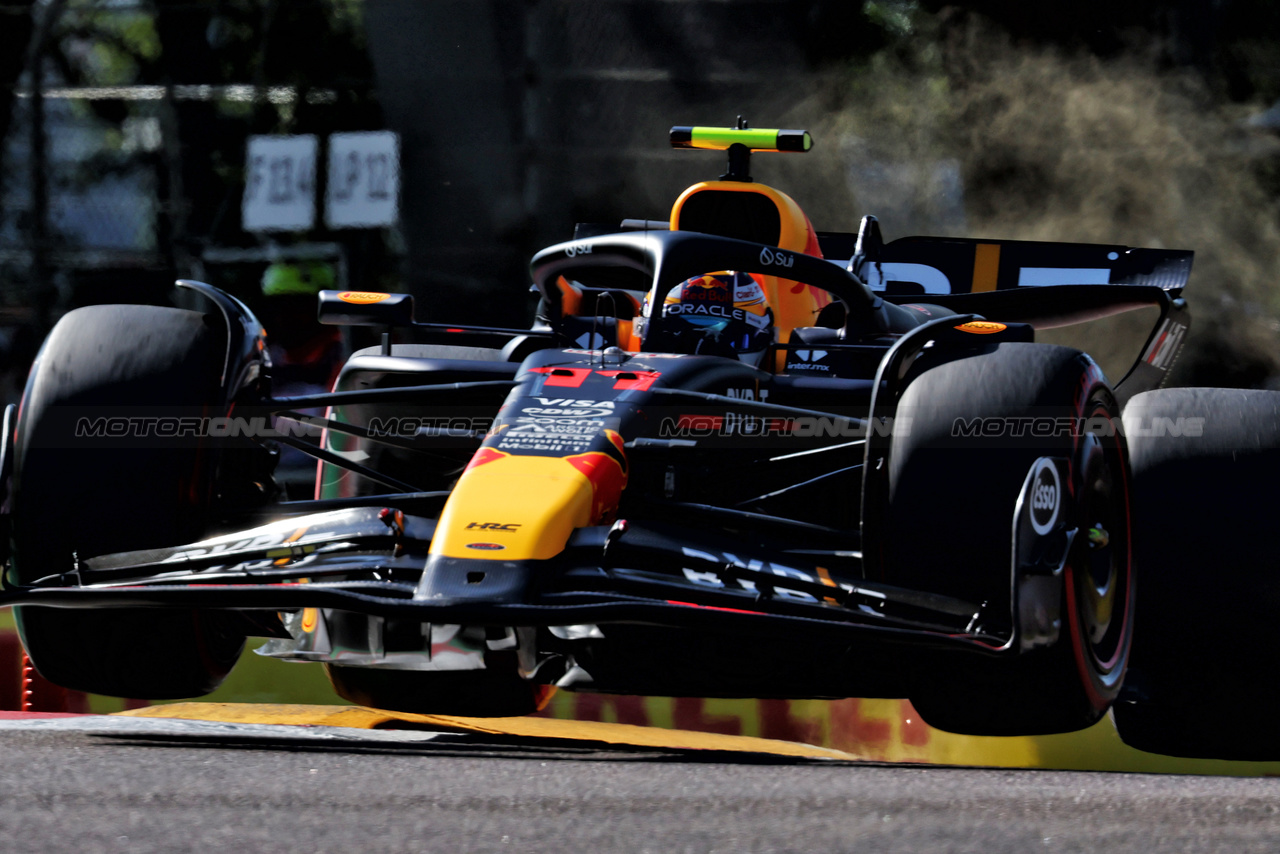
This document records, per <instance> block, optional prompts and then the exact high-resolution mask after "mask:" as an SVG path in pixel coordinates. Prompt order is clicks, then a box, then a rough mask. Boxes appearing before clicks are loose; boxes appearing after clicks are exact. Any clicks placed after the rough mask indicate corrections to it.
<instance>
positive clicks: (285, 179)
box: [240, 134, 317, 231]
mask: <svg viewBox="0 0 1280 854" xmlns="http://www.w3.org/2000/svg"><path fill="white" fill-rule="evenodd" d="M316 148H317V145H316V137H315V135H314V134H303V135H300V136H251V137H249V151H248V156H247V157H246V159H245V163H246V171H247V173H248V174H247V177H246V180H245V184H244V200H243V202H242V203H241V207H240V216H241V221H242V223H243V225H244V229H245V231H305V230H307V229H309V228H311V227H312V226H314V225H315V221H316V191H315V186H316Z"/></svg>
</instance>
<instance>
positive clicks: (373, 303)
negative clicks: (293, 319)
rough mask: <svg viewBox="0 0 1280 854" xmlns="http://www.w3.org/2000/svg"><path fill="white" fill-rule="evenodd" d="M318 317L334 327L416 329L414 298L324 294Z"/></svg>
mask: <svg viewBox="0 0 1280 854" xmlns="http://www.w3.org/2000/svg"><path fill="white" fill-rule="evenodd" d="M318 317H319V320H320V322H321V323H325V324H328V325H330V326H412V325H413V295H412V294H384V293H378V292H376V291H321V292H320V306H319V313H318Z"/></svg>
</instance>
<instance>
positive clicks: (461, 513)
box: [431, 448, 604, 561]
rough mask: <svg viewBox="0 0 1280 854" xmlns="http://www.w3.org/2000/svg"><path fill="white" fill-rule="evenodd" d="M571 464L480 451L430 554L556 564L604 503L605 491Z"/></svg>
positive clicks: (451, 501) (452, 501)
mask: <svg viewBox="0 0 1280 854" xmlns="http://www.w3.org/2000/svg"><path fill="white" fill-rule="evenodd" d="M580 456H588V455H580ZM590 456H604V455H603V454H598V455H590ZM572 459H573V458H566V457H535V456H515V455H509V454H505V453H503V452H501V451H494V450H492V449H489V448H482V449H481V450H480V452H479V453H478V454H477V455H476V459H475V460H474V461H473V462H472V464H471V465H470V466H468V468H467V470H466V472H464V473H463V475H462V478H461V479H460V480H459V481H458V484H457V486H455V487H454V489H453V493H452V494H451V495H450V496H449V502H448V503H447V504H446V505H445V508H444V512H443V513H442V514H441V515H440V521H439V523H438V524H437V525H436V533H435V536H434V537H433V538H432V540H431V554H433V555H443V556H445V557H453V558H473V559H475V558H479V559H486V558H487V559H490V560H504V561H509V560H546V559H547V558H551V557H555V556H556V555H557V554H559V553H560V551H561V550H562V549H563V548H564V545H565V542H566V541H568V539H569V535H570V534H571V533H573V529H574V528H581V527H583V526H586V525H590V524H592V522H593V521H594V519H593V515H594V511H595V510H596V509H597V506H598V503H599V502H598V501H597V493H598V492H599V491H600V485H599V484H598V483H596V482H594V479H593V477H589V476H588V474H587V473H586V472H584V471H582V470H581V469H580V468H578V467H576V466H575V465H574V464H573V462H572Z"/></svg>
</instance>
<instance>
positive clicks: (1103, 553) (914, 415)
mask: <svg viewBox="0 0 1280 854" xmlns="http://www.w3.org/2000/svg"><path fill="white" fill-rule="evenodd" d="M898 411H899V421H900V420H901V416H903V415H908V416H910V418H911V424H910V429H909V430H907V431H903V433H902V435H899V434H898V433H895V435H894V437H893V439H892V445H891V449H890V456H889V480H890V503H889V512H888V533H887V536H886V539H885V542H886V547H885V548H886V556H887V560H888V563H887V565H888V566H890V567H891V573H892V575H891V577H890V580H891V582H892V583H894V584H901V585H902V586H906V587H911V588H915V589H920V590H928V591H932V592H939V593H944V594H947V595H951V596H955V597H957V598H961V599H964V600H966V601H971V602H976V603H987V604H988V606H990V607H993V608H995V609H996V610H997V611H999V610H1001V609H1003V612H1004V613H1009V612H1010V610H1012V609H1011V602H1010V597H1011V595H1014V596H1016V594H1011V593H1010V586H1011V585H1010V581H1011V573H1012V572H1013V560H1014V556H1013V553H1012V541H1013V536H1012V531H1013V526H1012V523H1013V520H1014V508H1015V505H1016V503H1017V500H1018V496H1019V494H1020V492H1021V490H1022V487H1023V483H1024V481H1025V480H1026V478H1027V476H1028V473H1029V472H1031V471H1032V469H1033V467H1035V466H1036V465H1037V460H1040V459H1041V458H1045V457H1050V458H1058V459H1066V460H1067V461H1068V468H1069V477H1068V481H1067V482H1066V483H1064V484H1062V490H1061V495H1060V496H1059V499H1058V500H1060V501H1061V506H1062V508H1063V510H1064V512H1066V513H1067V516H1068V518H1070V519H1073V520H1075V521H1074V524H1075V526H1076V529H1077V533H1076V536H1075V538H1074V540H1073V544H1072V546H1071V549H1070V551H1069V552H1068V553H1067V556H1066V560H1065V563H1064V566H1063V568H1062V570H1061V573H1060V576H1059V582H1058V583H1059V584H1060V587H1059V588H1058V590H1057V597H1058V598H1059V600H1060V610H1059V616H1060V625H1059V629H1058V632H1057V638H1056V640H1055V641H1053V642H1052V643H1050V644H1048V645H1047V646H1043V647H1040V648H1035V649H1029V650H1026V651H1018V650H1010V651H1005V652H1002V653H1000V654H992V655H980V654H977V653H953V654H948V655H946V656H944V657H943V658H942V660H941V661H940V662H935V661H931V660H926V661H923V662H922V663H921V664H920V666H919V667H918V668H917V672H916V674H915V677H914V682H915V685H914V687H913V689H912V691H911V700H912V702H913V704H914V705H915V707H916V709H917V711H919V713H920V715H921V717H923V718H924V719H925V720H926V721H927V722H928V723H930V724H931V725H933V726H936V727H938V728H939V729H944V730H949V731H952V732H959V733H966V734H971V735H1032V734H1041V733H1052V732H1070V731H1074V730H1079V729H1084V728H1086V727H1088V726H1090V725H1092V724H1093V723H1095V722H1097V721H1098V720H1099V719H1100V718H1101V717H1102V716H1103V715H1104V714H1105V713H1106V712H1107V709H1108V708H1109V707H1110V705H1111V703H1112V702H1113V701H1114V700H1115V698H1116V696H1117V695H1118V693H1119V691H1120V687H1121V682H1122V680H1123V679H1124V674H1125V670H1126V666H1127V662H1128V655H1129V649H1130V644H1131V637H1132V623H1133V620H1132V617H1133V603H1134V578H1133V570H1132V562H1131V560H1130V554H1129V527H1130V499H1129V467H1128V458H1127V452H1126V447H1125V442H1124V438H1123V435H1122V431H1121V430H1120V428H1119V414H1118V408H1117V406H1116V402H1115V399H1114V397H1113V395H1112V393H1111V391H1110V389H1109V388H1108V386H1107V384H1106V381H1105V379H1104V378H1103V376H1102V372H1101V371H1100V370H1099V369H1098V367H1097V365H1096V364H1094V362H1093V361H1092V360H1091V359H1090V358H1089V357H1088V356H1086V355H1085V354H1083V353H1080V352H1079V351H1076V350H1071V349H1068V348H1065V347H1056V346H1050V345H1038V344H1025V343H1002V344H998V345H995V346H993V347H990V348H989V349H987V350H986V351H984V352H981V353H978V354H975V355H971V356H966V357H962V358H958V359H953V360H952V361H945V362H942V363H941V364H934V365H932V366H931V367H927V368H926V369H925V370H924V371H923V372H922V373H920V374H919V375H918V376H917V377H916V378H915V380H914V381H912V382H911V383H910V384H909V385H908V387H907V389H906V391H905V392H904V394H903V398H902V401H901V403H900V406H899V410H898ZM957 424H961V425H968V428H966V429H968V430H969V432H967V433H966V430H965V429H957V427H956V425H957ZM974 424H981V425H983V429H982V430H980V431H979V432H978V433H976V434H975V433H974V432H973V431H972V425H974ZM988 425H995V426H988ZM996 427H998V428H999V429H996ZM1006 619H1007V618H1006Z"/></svg>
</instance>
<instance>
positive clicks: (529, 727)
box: [116, 703, 862, 760]
mask: <svg viewBox="0 0 1280 854" xmlns="http://www.w3.org/2000/svg"><path fill="white" fill-rule="evenodd" d="M116 714H117V715H121V716H125V717H138V718H175V719H178V720H189V721H218V722H221V723H243V724H249V723H252V724H285V725H293V726H339V727H353V728H356V729H374V728H378V729H394V728H395V726H396V724H397V723H412V724H417V725H420V726H421V725H426V726H430V727H435V728H438V729H441V730H449V731H455V732H479V733H486V734H489V735H512V736H521V737H525V738H557V739H571V740H575V741H595V742H604V743H605V744H625V745H630V746H632V747H655V748H664V749H668V750H722V751H732V752H737V753H768V754H771V755H774V756H794V757H802V758H811V759H843V760H859V759H861V758H862V757H859V756H856V755H854V754H852V753H845V752H844V751H842V750H832V749H829V748H825V747H815V746H813V745H810V744H799V743H796V742H791V741H778V740H775V739H768V738H751V737H748V736H741V735H722V734H719V733H707V732H690V731H688V730H678V729H657V728H654V727H643V726H634V725H631V724H615V723H605V722H601V721H567V720H558V719H555V718H535V717H528V718H462V717H453V716H451V715H416V714H411V713H409V712H388V711H382V710H380V709H367V708H363V707H360V706H311V705H300V704H256V703H173V704H170V705H163V706H147V707H146V708H142V709H130V710H128V711H124V712H117V713H116Z"/></svg>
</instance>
